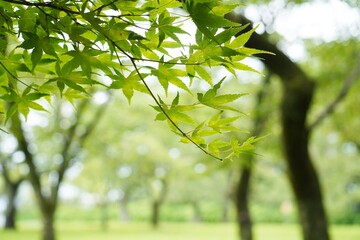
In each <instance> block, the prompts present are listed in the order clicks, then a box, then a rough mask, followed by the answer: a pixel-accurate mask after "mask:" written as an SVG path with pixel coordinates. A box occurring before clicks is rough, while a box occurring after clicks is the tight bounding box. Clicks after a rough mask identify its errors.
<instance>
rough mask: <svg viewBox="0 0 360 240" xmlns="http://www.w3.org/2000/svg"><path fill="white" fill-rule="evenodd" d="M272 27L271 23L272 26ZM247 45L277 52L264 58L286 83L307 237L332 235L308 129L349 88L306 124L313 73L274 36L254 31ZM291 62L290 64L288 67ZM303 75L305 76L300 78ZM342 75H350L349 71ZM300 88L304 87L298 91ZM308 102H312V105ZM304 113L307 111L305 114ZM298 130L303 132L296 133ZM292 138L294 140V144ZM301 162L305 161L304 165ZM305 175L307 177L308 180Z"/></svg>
mask: <svg viewBox="0 0 360 240" xmlns="http://www.w3.org/2000/svg"><path fill="white" fill-rule="evenodd" d="M274 16H275V15H274ZM240 19H241V17H239V20H240ZM274 19H275V17H273V19H272V20H274ZM240 21H242V22H243V23H245V22H248V21H247V20H244V18H242V20H240ZM267 23H268V22H264V24H265V25H266V24H267ZM270 28H271V23H270V27H269V29H270ZM269 39H271V36H270V38H269ZM247 46H248V47H257V48H261V49H265V50H268V51H271V52H273V53H275V56H270V55H269V56H264V58H263V60H264V64H265V66H267V68H268V69H269V71H271V72H273V73H276V74H277V75H279V77H280V79H281V80H282V83H283V84H284V85H283V86H284V88H283V89H284V95H283V103H282V127H283V144H284V148H285V153H286V155H285V156H286V159H287V163H288V169H289V173H290V180H291V183H292V186H293V189H294V193H295V196H296V198H297V202H298V208H299V213H300V219H302V220H301V223H302V227H303V235H304V239H328V238H329V237H328V233H327V230H326V228H327V227H326V225H327V220H326V216H325V213H324V207H323V204H322V196H321V190H320V184H319V183H318V176H317V173H316V171H315V170H314V167H313V166H312V165H313V163H310V162H311V161H309V160H310V158H309V154H308V153H306V152H308V150H306V149H307V148H308V147H307V146H308V143H307V142H308V137H309V136H308V133H309V132H310V131H311V129H313V128H314V126H316V125H317V124H318V123H319V122H321V121H322V120H323V119H324V118H325V117H326V116H328V114H329V113H331V112H332V111H333V108H334V107H335V106H336V105H337V104H338V103H339V102H340V101H341V100H342V98H343V97H344V96H345V95H346V91H343V90H344V88H343V90H341V91H340V94H339V95H338V97H337V98H336V99H335V101H334V102H332V103H330V104H329V105H328V106H325V107H324V105H323V108H325V110H324V111H323V113H322V114H320V115H319V117H318V118H316V120H314V122H313V123H308V126H306V124H305V121H306V118H308V115H309V112H310V111H309V104H310V102H311V100H312V96H313V94H314V93H313V89H312V88H313V87H312V85H313V82H314V80H313V79H311V77H310V74H308V73H307V72H305V70H301V68H300V67H299V66H298V64H296V63H294V62H293V61H292V60H290V59H289V58H288V57H286V56H285V54H284V52H283V51H281V50H279V48H278V47H277V46H275V44H272V43H271V41H270V40H267V38H266V37H265V36H259V35H256V34H254V35H252V37H251V38H250V40H249V41H248V43H247ZM287 63H288V65H287V66H288V67H284V66H285V65H286V64H287ZM355 69H356V67H355ZM310 71H311V70H310ZM347 71H349V68H347ZM350 71H351V68H350ZM295 73H296V74H295ZM349 75H350V76H354V75H355V76H356V74H354V73H350V74H349ZM301 76H302V77H301ZM300 78H301V79H302V80H300ZM342 78H345V79H348V78H347V76H346V75H345V76H343V77H342ZM353 78H356V77H353ZM290 79H295V80H290ZM298 81H299V82H298ZM289 82H292V83H289ZM345 82H348V81H345ZM345 85H348V86H347V87H349V84H345ZM300 86H301V87H300ZM300 88H301V90H300V91H298V90H299V89H300ZM296 96H298V97H296ZM306 103H308V105H307V104H306ZM292 104H293V105H292ZM290 105H291V106H290ZM297 107H298V108H297ZM295 109H297V110H295ZM300 113H302V114H303V115H302V117H301V114H300ZM301 122H303V123H301ZM304 126H306V127H304ZM301 129H302V130H301ZM296 131H299V132H297V133H296ZM295 133H296V134H295ZM299 136H303V137H300V139H303V140H304V144H303V147H300V146H301V144H300V142H301V141H300V140H299ZM291 141H294V142H293V144H291ZM304 146H306V147H304ZM301 149H303V153H304V154H303V157H300V156H301V154H299V153H300V152H301ZM298 157H299V158H298ZM301 159H302V160H301ZM299 164H300V165H301V164H304V165H302V167H301V166H300V165H299ZM301 169H302V170H304V171H302V170H301ZM305 172H306V174H305ZM304 177H305V178H307V180H306V181H305V178H304ZM305 188H306V189H305ZM311 189H312V190H311ZM314 206H317V207H316V209H317V210H319V212H316V211H313V210H312V208H313V207H314ZM306 209H308V210H306ZM305 219H306V220H305ZM320 219H322V220H320ZM311 222H313V224H310V225H311V226H310V225H309V223H311ZM316 224H318V225H316ZM311 227H314V229H312V230H311ZM321 229H322V230H321ZM315 232H317V233H318V234H319V235H317V234H316V233H315Z"/></svg>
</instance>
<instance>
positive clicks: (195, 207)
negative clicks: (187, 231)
mask: <svg viewBox="0 0 360 240" xmlns="http://www.w3.org/2000/svg"><path fill="white" fill-rule="evenodd" d="M191 205H192V209H193V213H194V215H193V222H195V223H199V222H201V221H202V217H201V210H200V206H199V203H198V201H192V202H191Z"/></svg>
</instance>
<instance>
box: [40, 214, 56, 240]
mask: <svg viewBox="0 0 360 240" xmlns="http://www.w3.org/2000/svg"><path fill="white" fill-rule="evenodd" d="M54 214H55V210H52V209H47V210H44V209H43V210H42V220H43V231H42V240H55V239H56V237H55V230H54Z"/></svg>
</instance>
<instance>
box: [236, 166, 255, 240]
mask: <svg viewBox="0 0 360 240" xmlns="http://www.w3.org/2000/svg"><path fill="white" fill-rule="evenodd" d="M251 172H252V167H250V166H248V167H242V168H241V175H240V181H239V183H238V184H237V189H236V192H235V194H236V196H235V205H236V214H237V223H238V226H239V230H240V239H241V240H252V239H253V233H252V221H251V215H250V211H249V188H250V178H251Z"/></svg>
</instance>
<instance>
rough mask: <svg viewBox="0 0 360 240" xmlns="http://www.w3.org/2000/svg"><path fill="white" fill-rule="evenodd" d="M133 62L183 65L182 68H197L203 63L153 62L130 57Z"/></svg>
mask: <svg viewBox="0 0 360 240" xmlns="http://www.w3.org/2000/svg"><path fill="white" fill-rule="evenodd" d="M132 59H133V60H134V61H143V62H154V63H161V64H173V65H184V66H198V65H201V64H204V63H205V62H196V63H179V62H169V61H160V60H153V59H144V58H135V57H132Z"/></svg>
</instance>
